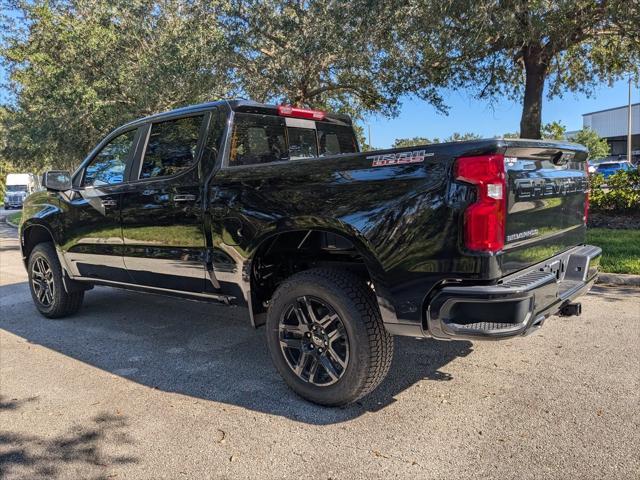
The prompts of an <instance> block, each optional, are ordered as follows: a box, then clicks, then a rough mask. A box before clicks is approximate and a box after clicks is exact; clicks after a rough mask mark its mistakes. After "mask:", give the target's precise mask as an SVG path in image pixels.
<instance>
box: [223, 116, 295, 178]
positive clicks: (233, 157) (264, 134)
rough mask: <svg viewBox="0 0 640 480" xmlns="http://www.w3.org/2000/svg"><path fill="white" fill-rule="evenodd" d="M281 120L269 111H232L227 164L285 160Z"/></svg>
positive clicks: (287, 156)
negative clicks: (231, 132) (269, 113)
mask: <svg viewBox="0 0 640 480" xmlns="http://www.w3.org/2000/svg"><path fill="white" fill-rule="evenodd" d="M288 158H289V154H288V152H287V147H286V142H285V138H284V120H283V119H282V118H280V117H274V116H273V115H252V114H247V113H237V114H236V115H235V121H234V127H233V135H232V138H231V154H230V156H229V165H234V166H235V165H254V164H257V163H270V162H278V161H282V160H288Z"/></svg>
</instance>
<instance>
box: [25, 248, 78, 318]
mask: <svg viewBox="0 0 640 480" xmlns="http://www.w3.org/2000/svg"><path fill="white" fill-rule="evenodd" d="M28 273H29V288H30V289H31V297H32V298H33V303H35V305H36V308H37V309H38V311H39V312H40V313H41V314H42V315H44V316H45V317H47V318H61V317H66V316H67V315H71V314H73V313H76V312H77V311H78V310H79V309H80V307H81V306H82V300H83V299H84V292H83V291H80V292H74V293H67V291H66V290H65V288H64V284H63V280H62V266H61V265H60V261H59V260H58V255H57V254H56V250H55V248H54V246H53V245H52V244H50V243H39V244H38V245H36V246H35V247H34V249H33V251H32V252H31V255H29V265H28Z"/></svg>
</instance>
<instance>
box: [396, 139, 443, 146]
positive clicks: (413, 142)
mask: <svg viewBox="0 0 640 480" xmlns="http://www.w3.org/2000/svg"><path fill="white" fill-rule="evenodd" d="M434 140H435V141H434ZM434 140H429V139H428V138H426V137H413V138H396V139H395V141H394V142H393V145H391V148H402V147H416V146H418V145H427V144H429V143H439V140H438V139H437V138H435V139H434Z"/></svg>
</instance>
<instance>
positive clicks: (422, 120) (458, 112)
mask: <svg viewBox="0 0 640 480" xmlns="http://www.w3.org/2000/svg"><path fill="white" fill-rule="evenodd" d="M627 99H628V83H627V81H626V80H621V81H619V82H616V83H615V84H613V86H611V87H609V86H608V85H606V84H603V85H601V86H600V87H599V88H597V89H596V91H595V92H594V94H593V95H591V96H590V97H589V98H588V97H587V96H585V95H581V94H573V93H566V94H565V95H564V96H563V98H554V99H553V100H548V99H546V98H545V99H544V103H543V106H542V121H543V123H549V122H552V121H559V122H561V123H562V124H563V125H565V126H566V127H567V130H568V131H572V130H580V129H581V128H582V114H584V113H589V112H594V111H597V110H604V109H607V108H612V107H619V106H622V105H626V104H627ZM444 100H445V103H446V104H447V105H448V106H449V107H450V110H449V114H448V115H442V114H439V113H437V112H436V110H435V108H433V107H432V106H430V105H429V104H428V103H426V102H424V101H422V100H418V99H412V98H409V97H407V98H405V99H403V105H402V108H401V111H400V114H399V115H398V116H397V117H396V118H391V119H388V118H384V117H381V116H371V117H369V118H367V119H366V120H365V122H364V123H365V135H366V134H367V125H368V126H370V127H371V144H372V145H373V146H374V147H375V148H387V147H390V146H391V145H392V144H393V142H394V140H395V139H396V138H411V137H427V138H434V137H438V138H440V139H442V138H446V137H448V136H450V135H451V134H452V133H454V132H459V133H466V132H471V133H476V134H478V135H480V136H482V137H494V136H496V135H502V134H504V133H507V132H517V131H518V130H519V129H520V114H521V105H520V104H519V103H514V102H511V101H509V100H503V101H499V102H497V103H496V104H495V105H494V106H493V107H491V106H489V103H488V102H486V101H479V100H474V99H473V98H472V97H471V95H470V94H469V93H468V92H467V91H464V90H458V91H453V90H449V91H446V92H445V93H444ZM631 101H632V102H633V103H635V102H638V101H640V91H639V90H638V89H637V88H635V87H633V89H632V91H631Z"/></svg>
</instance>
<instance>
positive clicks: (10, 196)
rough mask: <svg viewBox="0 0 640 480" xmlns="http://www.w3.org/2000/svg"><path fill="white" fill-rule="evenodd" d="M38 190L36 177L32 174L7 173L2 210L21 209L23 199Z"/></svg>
mask: <svg viewBox="0 0 640 480" xmlns="http://www.w3.org/2000/svg"><path fill="white" fill-rule="evenodd" d="M39 189H40V185H39V184H38V177H37V176H36V175H34V174H33V173H9V174H8V175H7V184H6V188H5V191H4V208H6V209H7V210H8V209H10V208H22V202H23V201H24V199H25V198H27V196H28V195H31V194H32V193H33V192H35V191H37V190H39Z"/></svg>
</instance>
